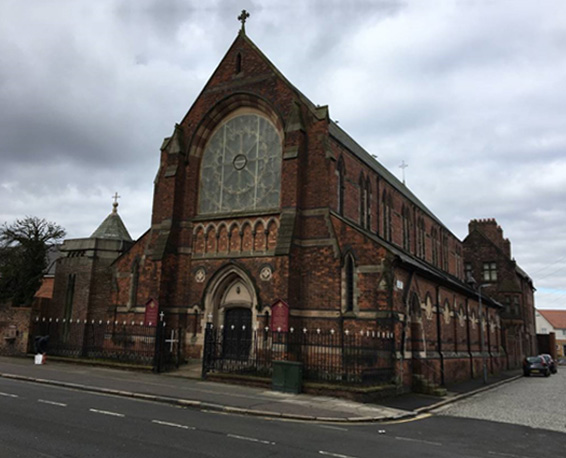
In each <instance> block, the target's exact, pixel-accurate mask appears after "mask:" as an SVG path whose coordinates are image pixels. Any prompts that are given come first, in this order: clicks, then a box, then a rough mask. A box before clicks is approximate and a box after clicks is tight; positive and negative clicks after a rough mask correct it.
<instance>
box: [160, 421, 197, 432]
mask: <svg viewBox="0 0 566 458" xmlns="http://www.w3.org/2000/svg"><path fill="white" fill-rule="evenodd" d="M151 422H152V423H157V424H158V425H163V426H172V427H173V428H181V429H192V430H194V429H196V428H195V427H194V426H186V425H179V424H177V423H170V422H168V421H161V420H151Z"/></svg>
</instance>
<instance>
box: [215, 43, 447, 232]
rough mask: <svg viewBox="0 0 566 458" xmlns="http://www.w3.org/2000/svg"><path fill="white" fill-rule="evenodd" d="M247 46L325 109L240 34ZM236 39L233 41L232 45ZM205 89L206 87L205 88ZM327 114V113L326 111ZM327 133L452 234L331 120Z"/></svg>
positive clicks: (316, 109) (313, 108)
mask: <svg viewBox="0 0 566 458" xmlns="http://www.w3.org/2000/svg"><path fill="white" fill-rule="evenodd" d="M240 37H241V38H243V39H244V40H245V41H246V42H247V43H249V45H250V46H251V47H252V48H253V49H254V50H255V51H256V52H257V53H258V54H259V55H260V56H261V57H262V58H263V59H264V60H265V61H266V62H267V64H268V65H269V66H270V67H271V69H272V70H273V71H274V73H275V74H276V75H277V76H278V77H280V78H281V79H282V80H283V81H284V82H285V83H286V84H288V85H289V86H290V87H291V89H292V90H293V91H294V92H295V93H296V94H297V95H298V97H299V99H300V100H301V101H302V102H303V103H305V104H306V105H307V107H308V108H309V109H310V110H311V111H312V112H313V113H314V114H315V115H316V116H319V115H320V112H321V111H323V109H324V108H327V107H319V106H317V105H315V104H314V103H313V102H312V101H311V100H310V99H309V98H308V97H307V96H305V95H304V94H303V93H302V92H301V91H300V90H299V89H297V87H296V86H295V85H293V84H292V83H291V82H290V81H289V80H288V79H287V78H286V77H285V75H283V73H282V72H281V71H280V70H279V69H278V68H277V67H276V66H275V65H274V64H273V63H272V62H271V61H270V60H269V58H268V57H267V56H266V55H265V54H264V53H263V52H262V51H261V50H260V49H259V48H258V46H257V45H256V44H255V43H254V42H253V41H252V40H251V39H250V38H249V37H248V36H247V35H245V34H240ZM236 41H237V39H236V40H235V41H234V43H235V42H236ZM205 87H206V86H205ZM326 113H328V111H326ZM328 132H329V134H330V136H331V137H333V138H334V139H335V140H337V141H338V142H339V143H341V144H342V145H343V146H345V147H346V148H347V149H348V150H350V151H351V152H352V153H353V154H354V155H355V156H357V157H358V159H360V160H361V161H363V162H364V163H365V164H367V165H368V166H369V167H370V168H372V169H373V170H374V171H375V172H377V173H378V174H379V175H380V176H381V177H382V178H383V179H384V180H385V181H387V183H389V185H390V186H392V187H393V188H394V189H396V190H397V191H398V192H399V193H401V194H402V195H403V196H404V197H405V198H406V199H408V200H409V201H410V202H412V203H413V204H414V205H416V206H417V207H418V208H420V209H421V210H422V211H423V212H424V213H426V214H427V215H428V216H429V217H430V218H432V219H433V220H434V221H435V222H436V223H437V224H438V225H440V226H441V227H442V228H443V229H444V230H446V231H447V232H449V233H450V234H453V233H452V231H451V230H450V229H449V228H447V227H446V226H445V225H444V223H443V222H442V221H440V219H438V217H437V216H436V215H435V214H434V213H432V212H431V211H430V210H429V209H428V208H427V207H426V205H424V204H423V203H422V201H421V200H419V199H418V198H417V196H415V194H413V193H412V192H411V191H410V190H409V188H407V186H406V185H405V184H403V183H402V182H401V181H400V180H399V179H398V178H397V177H396V176H395V175H393V174H392V173H391V172H390V171H389V170H387V169H386V168H385V167H384V166H383V165H382V164H381V163H380V162H379V161H377V160H376V159H375V157H373V156H372V155H371V154H370V153H368V152H367V151H366V150H365V149H364V148H363V147H361V146H360V145H359V144H358V143H357V142H356V141H355V140H354V139H353V138H352V137H351V136H350V135H348V133H347V132H346V131H345V130H344V129H342V128H341V127H340V126H338V124H337V123H336V122H334V121H332V120H331V119H329V127H328Z"/></svg>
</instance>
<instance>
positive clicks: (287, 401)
mask: <svg viewBox="0 0 566 458" xmlns="http://www.w3.org/2000/svg"><path fill="white" fill-rule="evenodd" d="M199 376H200V370H199V366H198V365H189V366H184V367H182V368H181V369H180V370H177V371H172V372H167V373H164V374H153V373H148V372H140V371H133V370H124V369H123V368H120V369H118V368H109V367H102V366H97V365H93V364H76V363H73V362H69V361H61V360H58V361H54V360H48V361H47V363H46V364H43V365H35V364H34V363H33V358H14V357H0V377H1V378H6V379H12V380H21V381H27V382H34V383H41V384H46V385H51V386H59V387H65V388H71V389H77V390H82V391H88V392H93V393H101V394H106V395H115V396H123V397H130V398H136V399H143V400H147V401H153V402H161V403H168V404H172V405H178V406H182V407H188V408H196V409H201V410H212V411H221V412H226V413H236V414H245V415H256V416H263V417H272V418H284V419H292V420H302V421H319V422H339V423H344V422H349V423H355V422H384V421H395V420H401V419H406V418H413V417H415V416H417V415H419V414H422V413H425V412H429V411H432V410H434V409H436V408H438V407H441V406H444V405H447V404H450V403H453V402H455V401H458V400H460V399H463V398H466V397H469V396H472V395H474V394H477V393H480V392H482V391H484V390H487V389H492V388H494V387H496V386H500V385H501V384H504V383H509V382H512V381H513V380H516V379H517V378H520V377H521V373H520V371H511V372H503V373H501V374H499V375H497V376H492V377H490V378H489V379H488V383H487V384H484V383H483V380H481V379H475V380H470V381H467V382H464V383H462V384H457V385H453V386H448V387H447V390H448V392H447V395H446V396H443V397H438V396H427V395H422V394H415V393H408V394H405V395H401V396H397V397H395V398H390V399H384V400H382V401H380V403H379V404H363V403H359V402H354V401H349V400H345V399H340V398H334V397H328V396H313V395H308V394H291V393H281V392H277V391H271V390H267V389H265V388H257V387H249V386H241V385H235V384H225V383H216V382H210V381H203V380H200V379H199V378H198V377H199Z"/></svg>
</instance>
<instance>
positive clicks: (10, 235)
mask: <svg viewBox="0 0 566 458" xmlns="http://www.w3.org/2000/svg"><path fill="white" fill-rule="evenodd" d="M64 236H65V230H64V229H63V228H62V227H61V226H59V225H57V224H55V223H52V222H48V221H46V220H44V219H41V218H37V217H35V216H33V217H32V216H26V217H25V218H24V219H18V220H16V221H15V222H14V223H13V224H7V223H4V224H3V225H2V226H1V227H0V302H4V301H10V302H11V303H12V305H14V306H30V305H31V303H32V301H33V297H34V295H35V293H36V291H37V290H38V289H39V287H40V286H41V279H42V278H43V275H44V274H45V271H46V270H47V267H48V266H47V250H48V249H49V247H50V246H52V245H54V244H56V243H58V242H60V241H61V240H62V239H63V237H64Z"/></svg>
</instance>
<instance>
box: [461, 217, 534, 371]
mask: <svg viewBox="0 0 566 458" xmlns="http://www.w3.org/2000/svg"><path fill="white" fill-rule="evenodd" d="M464 261H465V265H464V269H465V271H466V273H467V274H469V275H471V276H472V277H473V278H474V279H475V280H476V281H477V282H478V283H480V284H482V285H483V290H484V291H485V293H486V294H487V295H488V296H490V297H492V298H494V299H495V300H497V301H498V302H500V303H501V304H503V309H502V311H501V320H502V337H501V340H502V344H503V348H504V350H505V353H506V360H507V367H508V368H517V367H520V366H521V364H522V359H523V357H525V356H528V355H533V354H536V353H537V345H536V329H535V308H534V291H535V288H534V286H533V281H532V279H531V278H530V277H529V276H528V275H527V274H526V273H525V272H524V271H523V270H522V269H521V268H520V267H519V266H518V265H517V262H516V261H515V260H514V259H513V258H512V257H511V242H510V241H509V239H507V238H504V237H503V230H502V229H501V227H500V226H499V225H498V224H497V221H496V220H495V219H480V220H472V221H470V223H469V225H468V236H467V237H466V238H465V239H464Z"/></svg>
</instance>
